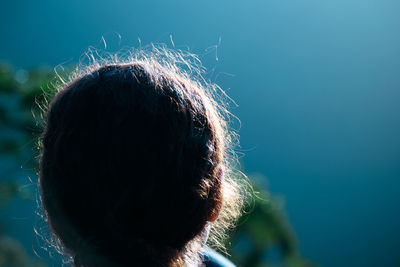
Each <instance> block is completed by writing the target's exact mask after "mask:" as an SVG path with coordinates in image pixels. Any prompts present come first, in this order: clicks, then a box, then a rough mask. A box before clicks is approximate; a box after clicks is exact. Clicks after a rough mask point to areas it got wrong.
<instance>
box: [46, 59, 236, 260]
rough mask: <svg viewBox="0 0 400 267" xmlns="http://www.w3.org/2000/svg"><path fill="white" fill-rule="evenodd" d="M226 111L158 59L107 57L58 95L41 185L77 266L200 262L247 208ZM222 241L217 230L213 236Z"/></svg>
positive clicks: (51, 216)
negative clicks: (231, 156)
mask: <svg viewBox="0 0 400 267" xmlns="http://www.w3.org/2000/svg"><path fill="white" fill-rule="evenodd" d="M228 136H229V135H228V131H227V129H226V125H225V122H224V120H223V117H222V116H221V115H220V112H219V111H218V109H217V107H216V104H215V103H214V100H213V99H212V98H211V97H209V95H208V94H207V92H206V91H205V90H204V88H202V87H201V84H200V83H198V82H194V81H193V80H190V79H189V78H188V76H186V75H185V74H184V73H178V72H176V71H173V70H171V69H168V68H165V67H164V66H162V65H161V64H159V63H155V62H154V61H150V60H149V61H137V62H132V63H126V64H125V63H124V64H122V63H121V64H107V65H103V66H101V67H98V68H95V69H92V70H91V71H89V72H87V73H85V74H83V75H80V76H79V77H78V78H76V79H74V80H73V81H72V82H70V83H69V84H67V85H66V86H65V87H64V88H62V90H61V91H59V92H58V93H57V95H56V96H55V97H54V99H53V100H52V101H51V103H50V106H49V109H48V112H47V123H46V127H45V130H44V132H43V136H42V154H41V157H40V175H39V184H40V189H41V193H42V203H43V207H44V210H45V212H46V215H47V217H48V220H49V224H50V227H51V229H52V231H53V232H54V233H55V235H56V236H57V238H58V239H59V241H60V242H61V243H62V245H63V246H64V248H65V253H66V254H67V255H68V256H69V257H71V258H72V260H73V262H74V264H75V265H76V266H187V265H199V264H201V262H202V261H203V259H202V247H203V246H204V245H205V242H206V240H207V236H208V232H209V229H210V227H211V228H213V230H214V232H220V233H221V236H223V231H224V229H226V228H227V227H229V226H230V225H231V224H230V223H231V222H232V221H234V219H235V218H237V217H238V216H239V214H240V212H239V211H240V205H241V203H240V202H241V201H240V199H241V197H240V194H239V191H240V190H239V186H238V184H237V183H236V182H235V181H234V180H233V179H232V178H231V177H230V175H229V166H228V164H227V162H228V156H227V153H228V152H227V151H228V146H229V138H228ZM213 238H214V239H215V236H214V237H213Z"/></svg>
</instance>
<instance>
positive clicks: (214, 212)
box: [207, 169, 223, 222]
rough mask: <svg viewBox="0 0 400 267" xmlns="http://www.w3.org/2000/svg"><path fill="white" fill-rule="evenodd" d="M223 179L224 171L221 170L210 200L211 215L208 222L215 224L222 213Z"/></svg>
mask: <svg viewBox="0 0 400 267" xmlns="http://www.w3.org/2000/svg"><path fill="white" fill-rule="evenodd" d="M222 179H223V171H222V169H220V170H219V171H218V173H217V179H216V182H215V184H214V188H213V192H212V194H211V195H212V197H211V199H210V209H209V210H210V213H209V214H208V218H207V221H209V222H214V221H215V220H216V219H217V218H218V216H219V213H220V212H221V209H222V202H223V194H222Z"/></svg>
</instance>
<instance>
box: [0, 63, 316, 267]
mask: <svg viewBox="0 0 400 267" xmlns="http://www.w3.org/2000/svg"><path fill="white" fill-rule="evenodd" d="M53 77H54V75H53V73H52V72H51V71H49V70H46V69H35V70H30V71H25V70H17V71H15V70H13V69H12V68H11V67H10V66H4V65H3V66H1V65H0V161H1V160H3V161H4V160H8V161H13V162H14V163H15V164H14V165H12V166H11V167H10V169H7V167H6V166H3V165H0V174H1V176H0V209H2V208H5V207H6V205H8V204H10V203H11V201H12V200H13V199H14V198H17V197H19V198H23V199H26V200H28V201H33V199H34V198H33V194H34V193H33V191H34V190H28V188H29V187H26V186H22V184H21V182H20V181H19V179H18V171H17V170H16V169H15V168H16V167H15V166H21V164H23V167H24V169H25V170H30V171H31V173H32V174H33V175H34V174H35V173H36V172H37V156H38V154H37V153H38V149H37V143H36V140H37V137H38V135H39V134H40V133H41V121H42V118H41V117H40V116H41V114H42V112H41V110H40V108H39V106H38V105H37V102H43V101H44V98H43V95H45V94H48V93H49V92H50V89H49V88H51V87H52V86H51V82H52V79H54V78H53ZM0 163H1V162H0ZM250 180H251V177H250ZM254 180H257V179H254ZM32 184H33V185H34V184H35V182H32ZM255 191H257V193H256V194H255V196H254V197H252V198H251V199H249V201H248V203H249V205H248V207H247V212H246V213H245V214H244V215H243V217H242V218H241V219H240V221H239V223H238V227H237V229H236V230H235V231H234V232H233V233H232V236H231V238H230V239H229V241H228V245H227V247H228V250H229V253H230V254H231V258H232V261H233V262H235V263H236V264H237V265H238V266H249V267H261V266H272V267H278V266H288V267H306V266H307V267H308V266H314V265H313V264H311V263H310V262H309V261H307V260H305V259H303V258H302V257H301V256H300V255H299V251H298V248H297V244H296V239H295V236H294V232H293V231H292V229H291V227H290V224H289V223H288V221H287V219H286V217H285V215H284V212H283V205H282V201H281V200H279V199H277V198H276V197H274V196H270V194H269V193H268V192H267V191H265V189H264V188H263V187H262V186H260V185H258V186H257V185H256V187H255ZM1 223H3V224H4V223H7V222H0V225H1ZM28 227H32V229H33V226H31V225H30V226H28ZM0 229H2V228H0ZM25 245H26V248H24V246H23V245H22V244H21V243H20V242H18V241H17V240H16V239H15V238H12V237H10V236H7V235H6V233H5V232H4V231H0V266H44V265H43V264H42V263H39V261H38V260H35V259H32V258H30V257H29V256H28V255H27V253H26V251H27V249H31V248H30V246H29V245H28V244H25Z"/></svg>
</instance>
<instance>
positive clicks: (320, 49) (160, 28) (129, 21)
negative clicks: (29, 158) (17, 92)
mask: <svg viewBox="0 0 400 267" xmlns="http://www.w3.org/2000/svg"><path fill="white" fill-rule="evenodd" d="M0 25H1V26H0V38H1V39H0V40H1V41H0V61H2V62H6V63H9V64H12V65H14V66H16V68H32V67H37V66H43V65H44V66H51V67H54V66H56V65H58V64H60V63H64V62H66V63H65V65H68V64H73V63H76V62H77V61H78V60H79V57H80V56H81V55H82V54H83V52H84V51H85V50H86V49H87V47H88V46H89V45H94V46H97V47H101V45H102V42H101V37H102V36H104V38H105V39H106V41H107V43H108V45H109V46H108V49H110V50H113V49H114V50H117V49H119V48H121V47H123V46H134V47H138V45H139V44H138V38H140V39H141V43H142V44H148V43H150V42H163V43H167V44H168V45H169V46H172V44H171V41H170V35H172V37H173V42H174V45H175V47H176V48H181V49H185V48H186V47H188V48H190V50H191V51H193V52H194V53H198V54H200V57H201V58H202V59H203V61H204V64H205V66H206V67H207V68H208V71H209V77H208V78H210V79H211V80H212V81H214V82H216V83H218V84H219V85H220V86H221V87H222V88H223V89H225V90H226V91H227V93H228V94H229V95H230V96H231V97H232V98H233V99H234V100H235V101H236V103H237V104H238V106H237V107H234V108H232V110H231V111H232V112H233V113H234V114H235V115H237V116H238V117H239V118H240V120H241V128H240V131H239V134H240V136H241V147H240V148H238V149H237V150H238V152H239V153H240V154H242V153H243V154H244V156H243V157H241V160H242V162H243V166H244V169H245V172H246V173H249V174H251V173H262V174H263V175H265V176H266V177H267V179H268V184H269V189H270V190H271V191H272V192H273V193H277V194H281V195H283V196H284V197H285V200H286V201H285V202H286V203H285V207H286V210H287V214H288V217H289V219H290V222H291V223H292V225H293V227H294V230H295V231H296V233H297V237H298V239H299V242H300V250H301V252H302V254H303V255H304V256H305V257H307V258H309V259H311V260H312V261H314V262H316V263H319V264H320V265H321V266H327V267H330V266H332V267H333V266H396V265H395V264H396V263H397V262H398V261H399V258H400V209H399V207H398V205H399V203H400V195H399V193H398V190H399V188H400V118H399V115H400V1H397V0H326V1H321V0H319V1H317V0H302V1H300V0H258V1H255V0H249V1H237V0H232V1H216V0H214V1H211V0H204V1H183V0H182V1H178V0H172V1H161V0H158V1H156V0H148V1H128V0H125V1H122V0H117V1H104V0H98V1H92V0H90V1H76V0H71V1H54V0H53V1H50V0H44V1H21V0H15V1H3V2H2V4H1V8H0ZM118 35H120V36H121V37H122V38H121V39H119V37H118ZM236 127H238V126H236ZM1 164H3V165H4V164H7V162H6V161H2V162H1ZM8 212H10V214H11V213H12V216H11V215H10V217H13V218H14V217H18V213H20V212H22V211H20V210H18V211H8ZM25 213H26V212H24V214H25ZM12 231H14V232H15V234H16V235H20V236H24V235H25V236H26V240H30V239H31V237H32V235H33V233H32V228H30V226H26V223H25V224H24V223H23V221H22V222H21V220H18V219H15V224H14V228H13V230H12ZM26 242H29V241H26Z"/></svg>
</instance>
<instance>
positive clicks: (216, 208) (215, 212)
mask: <svg viewBox="0 0 400 267" xmlns="http://www.w3.org/2000/svg"><path fill="white" fill-rule="evenodd" d="M212 202H213V203H212V209H211V212H210V213H209V215H208V218H207V221H209V222H214V221H215V220H216V219H217V218H218V216H219V213H220V212H221V208H222V195H220V197H219V199H213V200H212Z"/></svg>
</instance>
